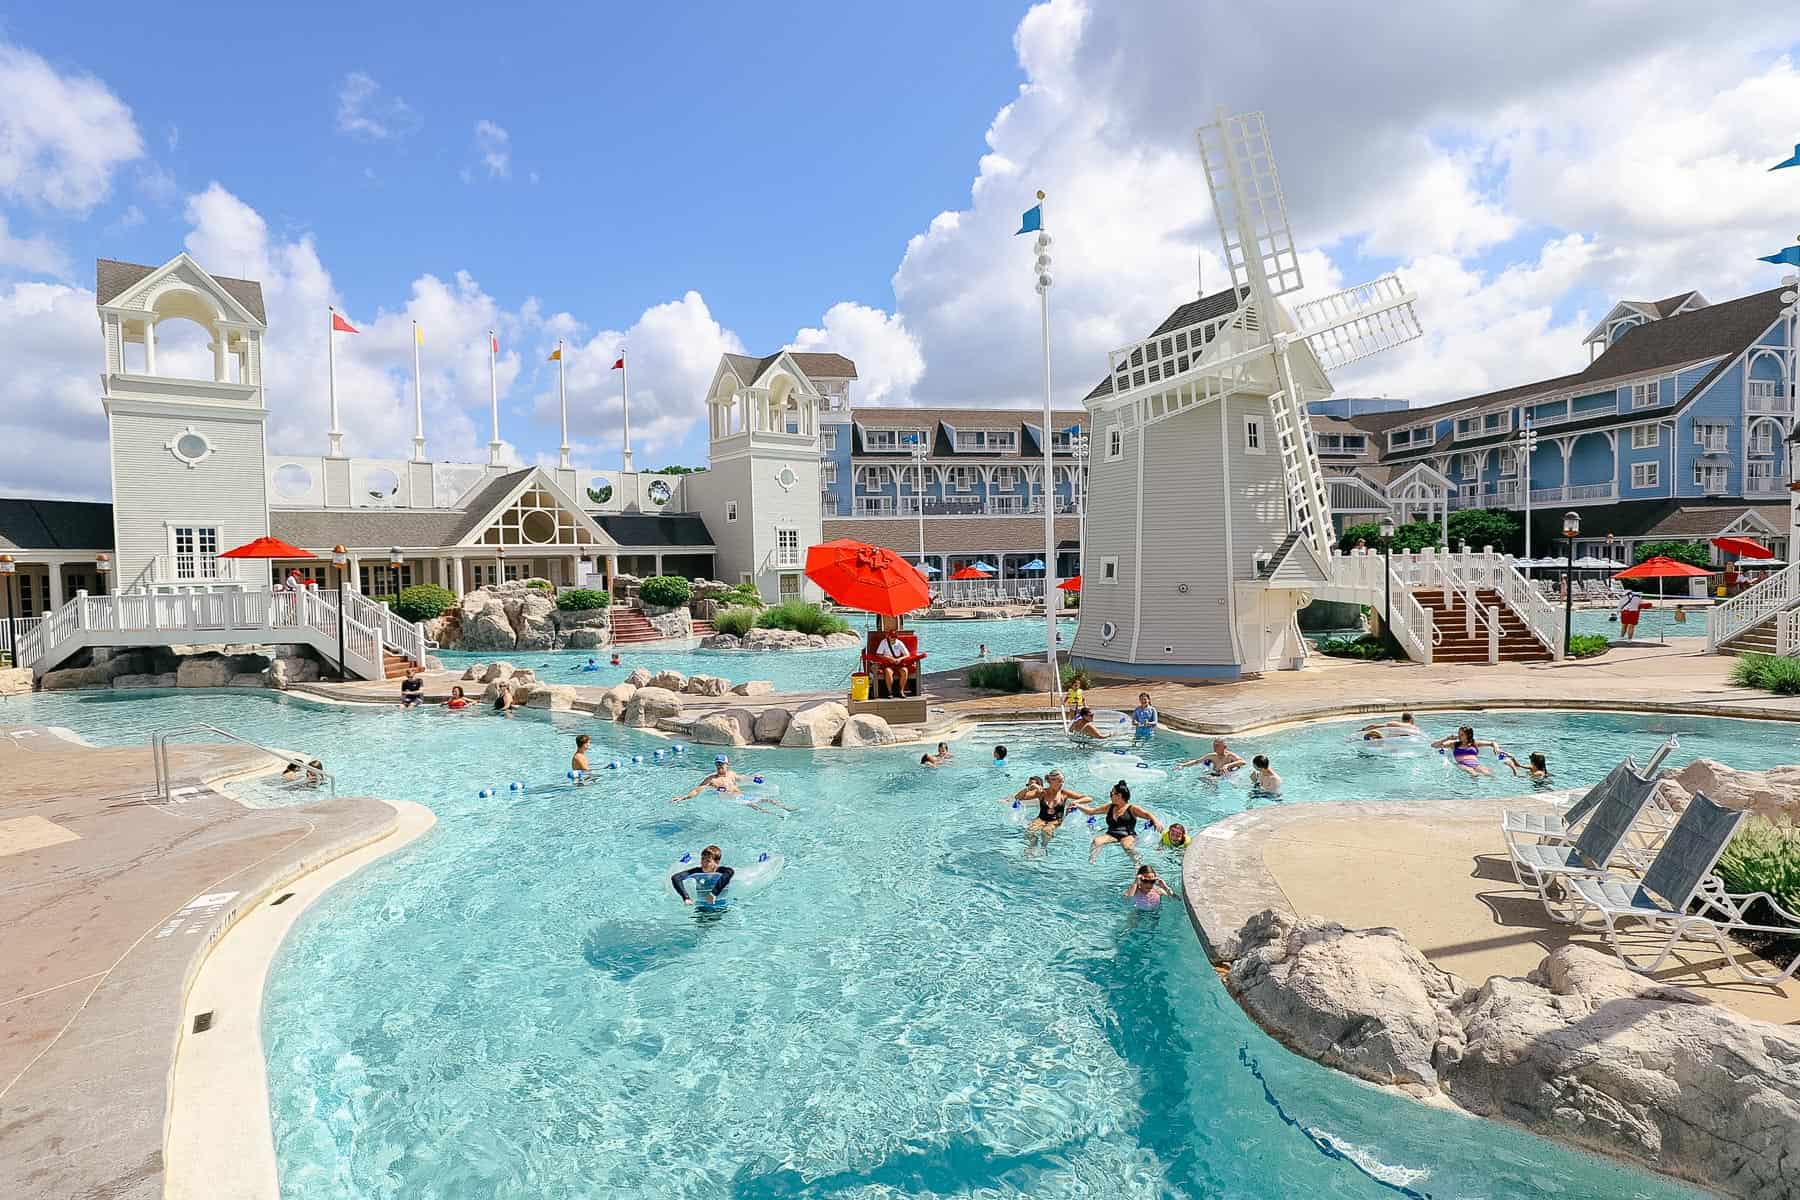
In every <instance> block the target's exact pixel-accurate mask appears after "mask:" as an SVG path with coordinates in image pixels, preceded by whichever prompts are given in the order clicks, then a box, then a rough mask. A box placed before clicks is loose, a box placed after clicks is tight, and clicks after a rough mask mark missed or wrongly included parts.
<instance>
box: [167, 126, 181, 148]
mask: <svg viewBox="0 0 1800 1200" xmlns="http://www.w3.org/2000/svg"><path fill="white" fill-rule="evenodd" d="M163 141H164V143H166V144H167V145H168V147H169V153H170V154H173V153H175V151H177V150H179V149H181V126H179V125H177V124H175V123H174V122H173V121H171V122H169V123H168V124H167V125H165V126H164V127H163Z"/></svg>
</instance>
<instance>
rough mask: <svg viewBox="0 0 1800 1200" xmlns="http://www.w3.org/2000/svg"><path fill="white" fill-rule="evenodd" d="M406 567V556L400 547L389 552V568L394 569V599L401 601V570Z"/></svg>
mask: <svg viewBox="0 0 1800 1200" xmlns="http://www.w3.org/2000/svg"><path fill="white" fill-rule="evenodd" d="M405 565H406V555H404V554H402V553H400V547H398V546H395V547H393V548H392V549H391V550H389V551H388V566H389V567H390V568H392V569H393V573H394V598H395V599H399V597H400V568H401V567H403V566H405Z"/></svg>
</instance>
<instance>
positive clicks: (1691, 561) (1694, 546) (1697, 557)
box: [1626, 542, 1712, 583]
mask: <svg viewBox="0 0 1800 1200" xmlns="http://www.w3.org/2000/svg"><path fill="white" fill-rule="evenodd" d="M1658 555H1661V556H1662V557H1664V558H1672V559H1674V560H1675V561H1676V562H1684V563H1686V564H1688V566H1690V567H1711V566H1712V547H1711V546H1708V545H1707V544H1706V543H1705V542H1645V543H1644V544H1643V545H1641V546H1639V547H1638V548H1637V549H1636V550H1634V551H1632V553H1631V561H1632V562H1634V563H1641V562H1644V561H1646V560H1648V559H1652V558H1655V557H1657V556H1658ZM1626 582H1628V583H1629V582H1631V581H1630V580H1627V581H1626ZM1649 582H1655V581H1654V580H1651V581H1649Z"/></svg>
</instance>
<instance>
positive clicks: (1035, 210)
mask: <svg viewBox="0 0 1800 1200" xmlns="http://www.w3.org/2000/svg"><path fill="white" fill-rule="evenodd" d="M1795 148H1796V149H1800V147H1795ZM1043 227H1044V206H1043V205H1041V204H1034V205H1032V206H1031V207H1030V208H1028V209H1026V210H1025V215H1024V216H1022V217H1020V218H1019V233H1036V232H1037V231H1038V230H1040V229H1042V228H1043ZM1019 233H1015V234H1013V236H1014V237H1018V236H1019Z"/></svg>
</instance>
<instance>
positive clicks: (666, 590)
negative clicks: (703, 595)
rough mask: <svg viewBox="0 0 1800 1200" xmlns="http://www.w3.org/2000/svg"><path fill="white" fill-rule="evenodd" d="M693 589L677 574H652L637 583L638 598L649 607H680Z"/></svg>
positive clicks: (686, 600)
mask: <svg viewBox="0 0 1800 1200" xmlns="http://www.w3.org/2000/svg"><path fill="white" fill-rule="evenodd" d="M693 590H694V589H693V588H691V587H689V586H688V581H687V580H685V579H683V578H682V577H681V576H679V575H652V576H651V577H650V578H648V579H646V580H644V582H642V583H640V584H638V599H639V600H640V601H642V602H643V603H645V604H647V605H649V606H650V607H651V608H680V607H681V606H682V605H684V604H686V603H687V602H688V597H689V596H690V595H692V594H693Z"/></svg>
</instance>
